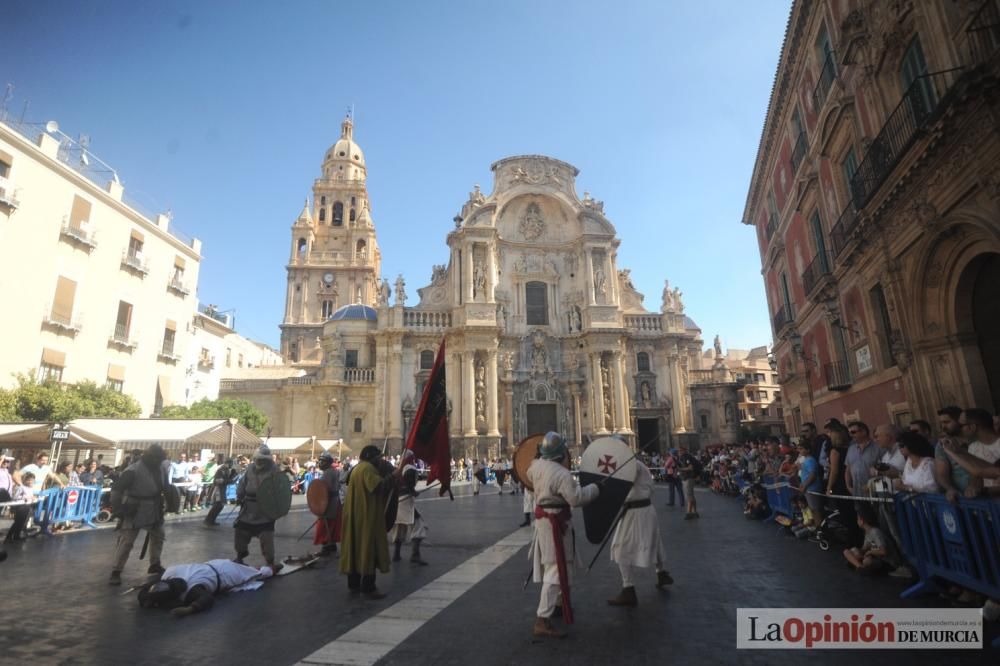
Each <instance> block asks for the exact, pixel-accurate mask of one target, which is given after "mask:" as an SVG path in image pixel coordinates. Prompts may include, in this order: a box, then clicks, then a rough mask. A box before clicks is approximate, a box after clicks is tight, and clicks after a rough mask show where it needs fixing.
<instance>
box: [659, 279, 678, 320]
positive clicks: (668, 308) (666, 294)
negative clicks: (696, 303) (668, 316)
mask: <svg viewBox="0 0 1000 666" xmlns="http://www.w3.org/2000/svg"><path fill="white" fill-rule="evenodd" d="M661 298H662V299H663V303H662V305H660V312H675V311H676V310H677V303H676V302H675V301H674V292H672V291H670V280H664V281H663V294H662V295H661Z"/></svg>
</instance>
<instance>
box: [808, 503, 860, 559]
mask: <svg viewBox="0 0 1000 666" xmlns="http://www.w3.org/2000/svg"><path fill="white" fill-rule="evenodd" d="M840 516H841V513H840V509H837V508H835V509H833V510H832V511H828V512H827V513H826V515H825V516H824V517H823V521H822V522H821V523H820V524H819V527H817V528H816V534H815V535H814V536H813V538H814V539H815V540H816V542H817V543H818V544H819V547H820V549H821V550H830V545H831V544H833V543H842V544H848V543H850V541H851V538H850V530H849V529H848V527H847V525H846V524H844V521H843V520H842V519H841V517H840Z"/></svg>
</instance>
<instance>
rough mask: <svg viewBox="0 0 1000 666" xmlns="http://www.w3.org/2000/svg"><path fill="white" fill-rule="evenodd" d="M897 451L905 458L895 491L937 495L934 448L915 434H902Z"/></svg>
mask: <svg viewBox="0 0 1000 666" xmlns="http://www.w3.org/2000/svg"><path fill="white" fill-rule="evenodd" d="M899 450H900V451H902V452H903V455H905V456H906V465H904V466H903V476H902V478H901V479H896V489H897V490H909V491H910V492H915V493H937V492H940V490H938V486H937V482H935V481H934V447H933V445H931V443H930V442H928V441H927V439H926V438H925V437H924V436H923V435H921V434H920V433H916V432H909V431H907V432H904V433H902V434H900V436H899Z"/></svg>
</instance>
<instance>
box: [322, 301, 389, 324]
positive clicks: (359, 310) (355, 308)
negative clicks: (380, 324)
mask: <svg viewBox="0 0 1000 666" xmlns="http://www.w3.org/2000/svg"><path fill="white" fill-rule="evenodd" d="M346 319H359V320H362V321H377V320H378V314H377V313H376V312H375V308H370V307H368V306H367V305H361V304H360V303H352V304H351V305H345V306H343V307H342V308H338V309H337V311H336V312H334V313H333V314H332V315H331V316H330V321H341V320H346Z"/></svg>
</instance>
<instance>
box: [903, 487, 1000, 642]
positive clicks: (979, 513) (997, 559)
mask: <svg viewBox="0 0 1000 666" xmlns="http://www.w3.org/2000/svg"><path fill="white" fill-rule="evenodd" d="M895 500H896V501H895V506H896V519H897V521H898V524H899V535H900V540H901V541H902V546H903V552H904V553H905V554H906V557H907V559H908V560H909V561H910V562H911V563H912V564H913V566H914V567H915V568H916V570H917V576H918V577H919V579H920V580H919V581H918V582H917V583H916V584H915V585H913V586H912V587H909V588H907V589H906V590H905V591H904V592H903V593H902V595H900V596H901V597H902V598H904V599H906V598H909V597H915V596H919V595H922V594H932V593H935V592H938V591H939V587H938V584H937V582H936V581H938V580H944V581H948V582H949V583H953V584H955V585H959V586H961V587H964V588H967V589H970V590H975V591H976V592H979V593H981V594H984V595H986V596H987V597H989V598H991V599H1000V502H996V501H990V500H986V499H965V498H960V499H959V500H958V501H957V502H956V503H954V504H952V503H951V502H949V501H948V500H947V499H946V498H945V496H944V495H929V494H908V493H897V494H896V496H895ZM993 647H994V648H1000V638H997V639H996V640H994V641H993Z"/></svg>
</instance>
